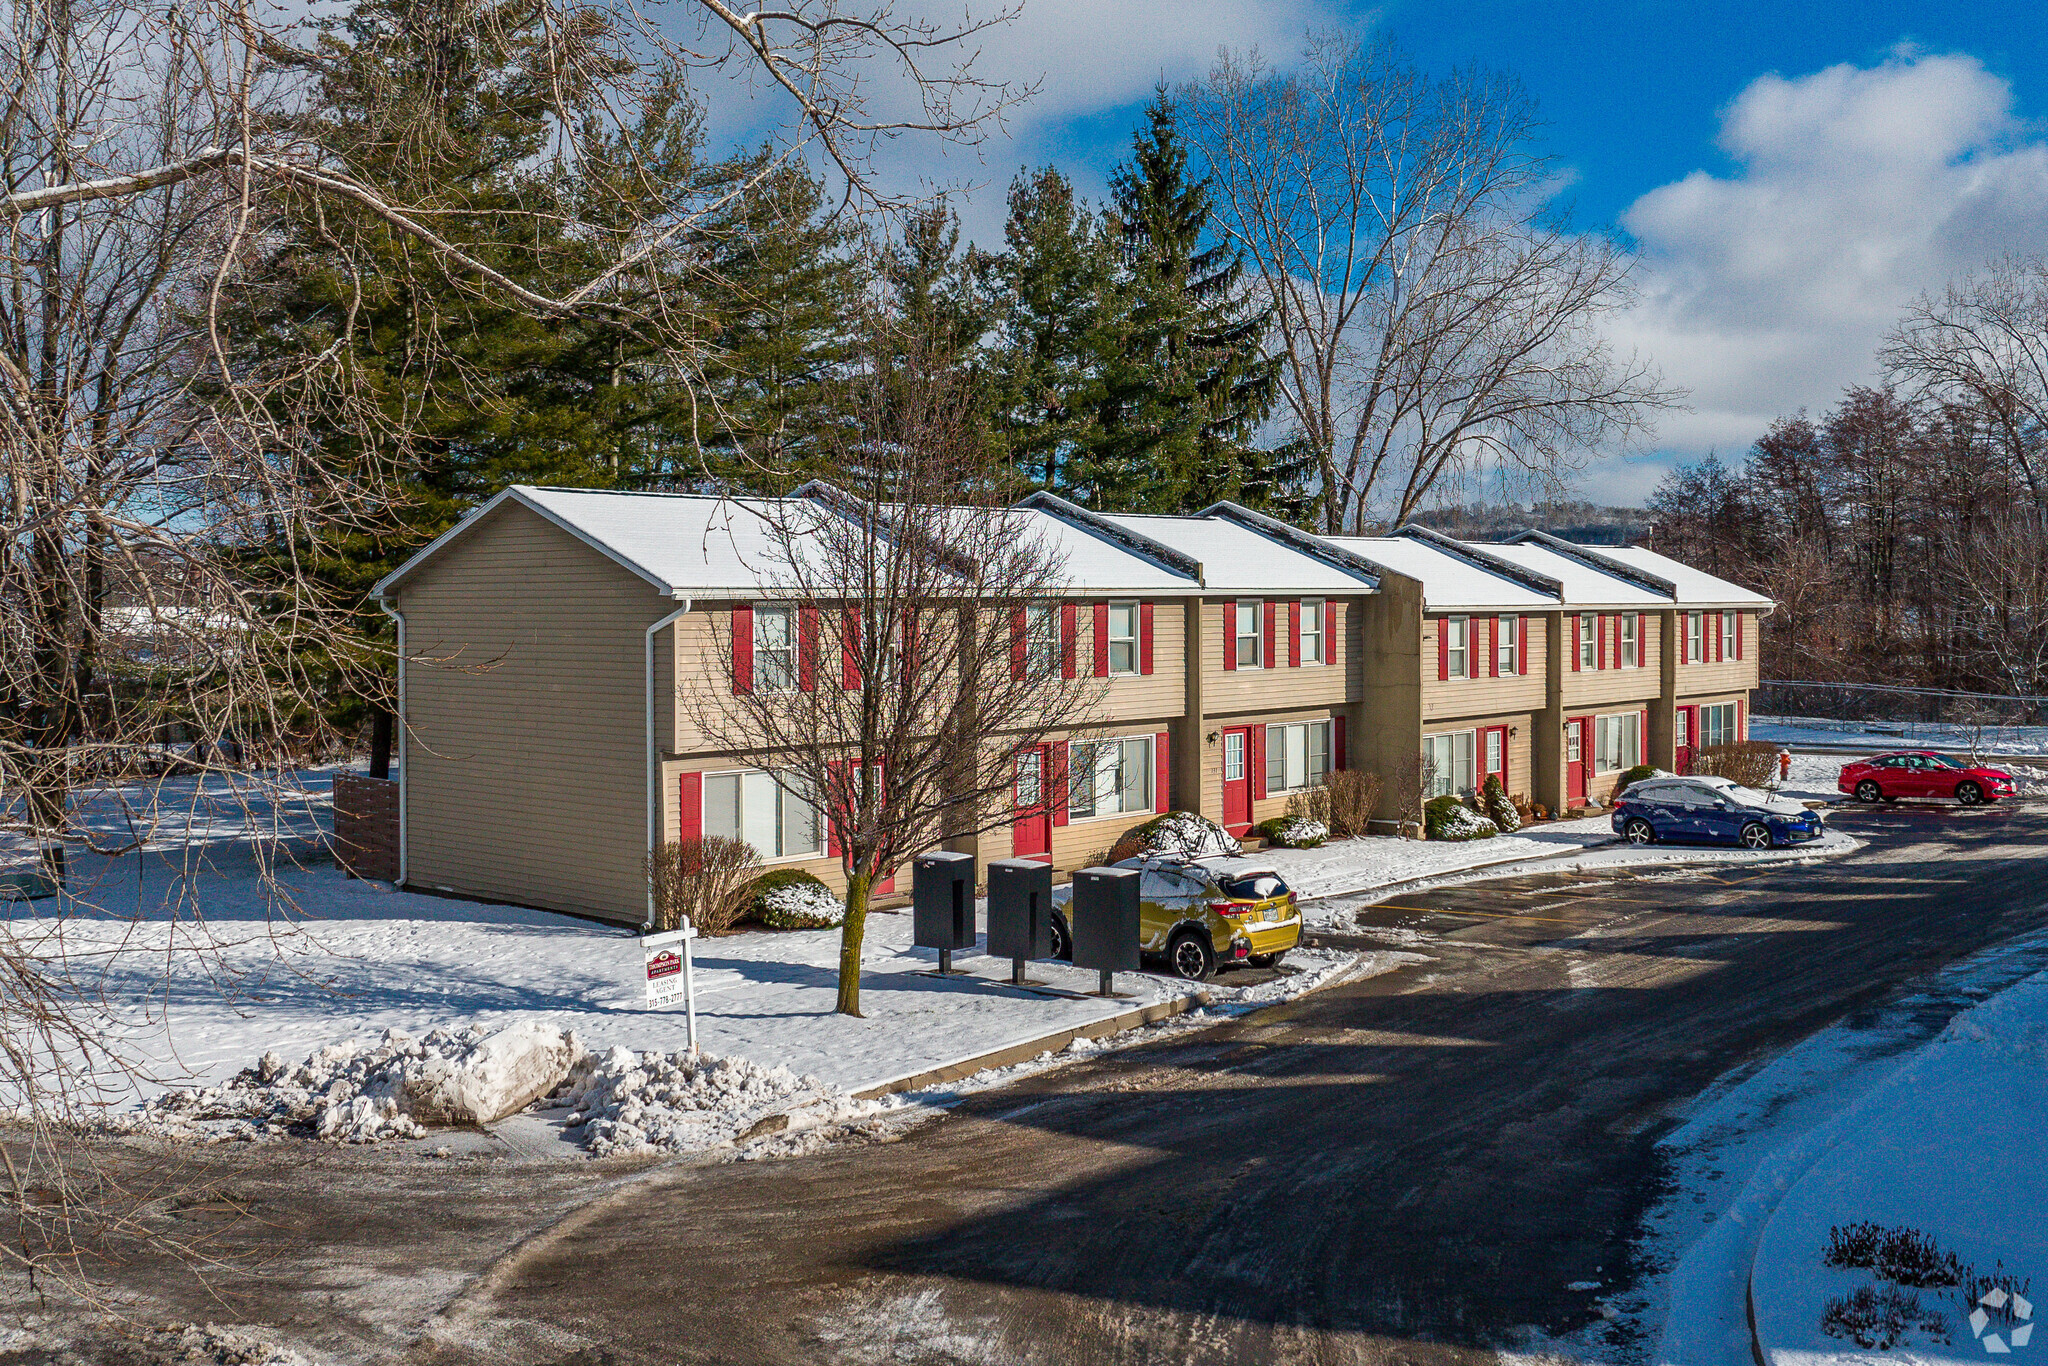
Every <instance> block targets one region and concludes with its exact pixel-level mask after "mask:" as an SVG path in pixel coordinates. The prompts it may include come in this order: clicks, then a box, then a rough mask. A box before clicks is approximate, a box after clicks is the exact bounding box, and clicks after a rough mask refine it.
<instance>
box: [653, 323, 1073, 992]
mask: <svg viewBox="0 0 2048 1366" xmlns="http://www.w3.org/2000/svg"><path fill="white" fill-rule="evenodd" d="M855 390H856V392H855V394H854V396H853V401H852V403H851V405H850V411H851V412H852V413H853V414H854V415H855V422H854V430H852V431H851V432H849V433H847V434H845V437H844V440H845V444H844V445H843V446H842V447H841V449H840V450H839V451H838V452H837V459H836V464H837V466H838V468H839V470H840V471H841V473H840V475H839V476H838V479H839V482H838V483H837V484H836V485H824V484H812V485H808V486H806V488H805V489H804V490H801V491H800V494H801V495H802V496H800V497H798V498H796V499H793V500H790V501H788V502H783V503H765V504H758V505H753V507H754V510H755V511H757V512H758V513H759V514H760V515H761V516H762V517H764V518H765V519H766V520H767V522H768V524H769V527H770V537H771V542H772V548H771V550H770V552H769V561H770V562H769V563H768V564H766V565H764V566H763V567H762V568H763V584H762V589H761V596H762V598H763V599H764V600H767V601H772V602H776V603H781V604H786V605H787V606H788V608H789V609H790V613H791V616H790V618H789V629H790V635H789V637H788V639H787V641H786V642H784V647H785V648H784V649H782V650H780V651H777V652H776V653H775V654H774V655H772V656H766V658H770V659H771V660H772V661H773V662H772V663H771V664H770V665H769V666H767V667H762V668H756V667H755V666H754V664H753V663H752V659H753V658H755V657H763V656H750V655H749V654H748V652H746V651H744V650H742V651H738V652H735V651H734V650H732V649H731V648H730V639H729V638H728V640H727V641H726V642H725V645H726V648H722V649H720V650H719V651H718V652H717V653H718V657H719V658H721V659H723V660H725V661H727V667H726V669H725V670H724V672H723V674H722V676H714V677H712V678H709V679H706V680H701V681H700V682H699V683H698V684H696V685H695V686H688V685H686V686H685V689H684V691H683V694H682V695H683V699H684V705H685V707H686V708H687V710H688V713H689V714H690V715H691V716H692V718H693V720H694V723H695V725H696V726H697V728H698V730H699V731H700V732H701V733H702V735H703V736H704V738H705V745H706V747H707V748H712V749H722V750H729V751H732V752H734V753H736V754H739V755H743V756H745V757H746V759H747V760H748V761H749V762H751V763H753V764H754V765H755V766H756V767H758V768H760V769H763V770H766V771H768V772H770V773H773V774H774V775H775V778H776V781H777V783H778V784H779V785H781V786H782V787H783V789H784V790H785V791H786V792H788V793H790V794H791V795H793V796H796V797H797V798H799V799H800V800H802V801H804V802H807V803H810V804H812V805H813V806H814V807H815V809H816V810H817V812H818V814H819V817H820V819H821V820H822V822H823V824H824V825H825V827H826V829H827V830H828V831H829V832H830V841H831V849H832V851H833V853H834V854H835V855H836V857H837V858H838V859H839V861H840V866H841V867H842V869H844V871H845V874H846V882H847V895H846V920H845V923H844V925H843V926H842V928H841V941H840V943H841V947H840V958H839V1000H838V1009H839V1010H840V1011H842V1012H844V1013H846V1014H849V1015H858V1014H860V962H861V940H862V934H863V930H864V928H865V924H866V916H867V909H868V902H869V898H870V895H871V892H872V889H873V887H874V885H875V883H876V882H877V881H879V880H881V879H883V878H885V877H887V876H889V875H890V874H891V873H892V872H894V871H896V870H899V869H904V868H905V867H906V865H907V863H908V861H909V860H910V859H911V858H912V857H914V856H915V855H917V854H919V853H921V852H923V851H925V850H928V849H931V848H934V847H937V846H940V845H942V844H943V843H945V842H946V841H949V840H959V839H963V838H966V837H968V836H972V835H975V834H978V833H980V832H982V831H985V830H990V829H993V828H995V827H997V826H1001V825H1006V824H1008V823H1009V822H1010V821H1011V820H1012V819H1013V818H1014V808H1013V805H1012V794H1013V793H1014V792H1015V791H1016V790H1017V787H1018V785H1019V777H1020V774H1019V767H1018V765H1019V755H1020V754H1022V753H1025V752H1029V751H1033V750H1035V749H1036V747H1037V746H1039V745H1041V744H1042V743H1044V742H1045V741H1046V740H1047V739H1048V738H1050V737H1053V736H1066V735H1070V734H1072V733H1074V732H1075V731H1076V730H1077V729H1079V728H1082V727H1085V726H1087V725H1089V724H1090V723H1091V722H1092V720H1093V715H1094V709H1095V706H1096V702H1097V699H1098V697H1099V695H1100V690H1101V686H1102V685H1101V684H1100V683H1098V682H1097V681H1096V680H1094V679H1093V678H1092V677H1089V676H1087V675H1086V674H1085V673H1082V672H1081V671H1077V670H1075V669H1073V668H1072V667H1071V661H1062V660H1061V659H1060V658H1059V657H1058V656H1057V653H1056V652H1055V653H1054V654H1053V655H1052V656H1051V657H1048V656H1047V654H1046V653H1045V652H1044V651H1043V650H1041V649H1038V648H1036V647H1035V646H1034V645H1033V643H1032V641H1033V638H1034V634H1035V633H1034V632H1033V630H1032V627H1031V625H1030V624H1029V621H1028V614H1030V613H1032V612H1034V611H1037V610H1045V607H1044V605H1045V604H1046V603H1048V602H1049V601H1050V600H1052V599H1054V598H1056V597H1059V596H1061V595H1062V594H1063V593H1064V592H1065V591H1066V585H1065V581H1064V571H1065V565H1064V563H1063V559H1062V557H1061V556H1060V555H1059V554H1058V553H1057V551H1056V549H1055V548H1054V547H1053V546H1051V545H1050V544H1049V543H1048V542H1047V541H1045V540H1044V539H1042V537H1041V536H1040V535H1039V534H1037V533H1035V532H1034V530H1033V519H1032V518H1031V517H1030V516H1029V515H1028V514H1022V513H1018V512H1014V511H1011V510H1009V509H1008V508H1006V507H1005V506H1003V503H1002V498H1001V495H1002V492H1003V489H1004V487H1005V486H1006V481H1004V480H1003V479H1002V478H1001V475H1000V473H999V472H998V471H996V470H995V469H994V468H992V467H991V466H989V465H988V464H986V463H984V461H983V459H982V457H981V455H980V454H979V443H978V441H977V439H976V434H975V433H974V432H973V431H971V430H970V427H969V423H968V413H969V398H968V396H967V395H966V394H965V393H963V392H961V390H960V388H959V381H958V379H957V378H956V377H954V376H952V375H949V374H946V373H942V372H936V371H934V370H932V369H929V368H926V367H925V366H924V365H923V364H922V362H921V361H920V360H919V359H917V358H916V357H913V358H912V359H911V361H910V362H909V364H908V365H906V366H903V367H901V368H895V369H891V368H890V367H887V366H884V365H882V364H879V363H875V362H870V363H869V364H868V366H867V367H866V370H865V373H864V374H863V375H862V376H860V378H859V379H858V380H856V381H855ZM735 661H737V667H735ZM1077 674H1078V675H1079V676H1077ZM1032 781H1036V782H1038V783H1040V784H1045V785H1051V784H1058V783H1063V782H1065V781H1067V776H1066V775H1065V774H1062V773H1058V772H1039V773H1037V774H1036V776H1035V779H1034V778H1033V777H1031V776H1029V774H1027V775H1026V777H1025V782H1026V783H1029V782H1032ZM1048 791H1049V788H1048ZM1046 799H1048V800H1049V797H1047V798H1046Z"/></svg>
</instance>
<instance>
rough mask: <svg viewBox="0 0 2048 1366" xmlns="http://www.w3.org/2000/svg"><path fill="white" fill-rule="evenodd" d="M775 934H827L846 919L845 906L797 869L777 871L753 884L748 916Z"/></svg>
mask: <svg viewBox="0 0 2048 1366" xmlns="http://www.w3.org/2000/svg"><path fill="white" fill-rule="evenodd" d="M748 913H749V914H750V915H751V916H752V917H753V918H754V919H755V920H758V921H760V922H761V923H762V924H763V925H768V926H771V927H772V928H774V929H778V930H829V929H831V928H832V927H833V926H835V925H837V924H839V923H840V922H841V921H843V920H845V919H846V903H845V902H843V901H841V900H840V899H839V898H838V897H836V896H834V895H832V889H831V888H829V887H827V886H826V885H825V884H824V883H823V882H820V881H819V880H818V879H817V878H815V877H813V876H812V875H811V874H809V873H806V872H804V871H803V870H802V869H800V868H778V869H776V870H775V871H774V872H772V873H764V874H763V875H762V876H760V877H758V878H756V879H755V880H754V902H753V907H752V909H751V910H750V911H749V912H748Z"/></svg>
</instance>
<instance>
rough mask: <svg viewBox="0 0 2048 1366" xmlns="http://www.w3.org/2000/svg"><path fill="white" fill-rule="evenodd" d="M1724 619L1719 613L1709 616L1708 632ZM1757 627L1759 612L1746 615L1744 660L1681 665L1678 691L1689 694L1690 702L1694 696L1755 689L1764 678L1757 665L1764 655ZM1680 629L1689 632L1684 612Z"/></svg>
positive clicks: (1744, 623) (1743, 638)
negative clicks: (1760, 656) (1760, 679)
mask: <svg viewBox="0 0 2048 1366" xmlns="http://www.w3.org/2000/svg"><path fill="white" fill-rule="evenodd" d="M1720 616H1721V614H1720V613H1719V612H1716V611H1709V612H1708V613H1706V617H1707V621H1706V625H1707V627H1708V629H1710V630H1711V629H1715V628H1716V627H1718V625H1719V623H1720ZM1757 627H1758V620H1757V614H1756V613H1755V612H1744V613H1742V658H1740V659H1724V660H1721V661H1719V662H1718V663H1712V664H1680V665H1679V666H1678V691H1679V692H1681V693H1684V694H1687V695H1688V700H1690V694H1693V693H1708V692H1742V691H1747V690H1748V689H1750V688H1754V687H1755V686H1756V685H1757V679H1758V678H1759V677H1760V676H1761V675H1760V673H1759V670H1758V665H1757V658H1758V656H1759V654H1760V653H1761V652H1760V651H1759V650H1758V649H1757V643H1758V642H1757ZM1678 629H1679V630H1680V631H1681V632H1683V631H1684V629H1685V613H1684V612H1680V613H1679V614H1678ZM1681 641H1682V637H1681ZM1682 648H1683V646H1682V644H1681V649H1682ZM1709 648H1710V649H1711V648H1712V647H1711V646H1710V647H1709Z"/></svg>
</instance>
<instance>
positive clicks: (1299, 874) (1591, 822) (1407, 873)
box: [1253, 816, 1614, 897]
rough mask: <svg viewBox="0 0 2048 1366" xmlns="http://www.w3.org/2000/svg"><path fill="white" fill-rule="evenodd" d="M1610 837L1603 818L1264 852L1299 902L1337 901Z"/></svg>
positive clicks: (1582, 846) (1573, 849) (1571, 850)
mask: <svg viewBox="0 0 2048 1366" xmlns="http://www.w3.org/2000/svg"><path fill="white" fill-rule="evenodd" d="M1613 838H1614V830H1613V828H1612V826H1611V825H1610V823H1609V820H1608V817H1606V816H1588V817H1585V818H1584V819H1581V820H1575V821H1552V822H1550V823H1548V824H1545V825H1536V826H1525V827H1524V828H1522V829H1521V830H1518V831H1516V832H1515V833H1514V834H1512V835H1496V836H1494V837H1493V838H1491V839H1483V840H1461V841H1456V842H1452V841H1447V840H1408V839H1400V838H1398V837H1395V836H1392V835H1372V836H1368V837H1366V838H1364V839H1349V840H1336V841H1333V842H1331V843H1329V844H1325V845H1323V846H1322V847H1321V848H1320V849H1263V850H1260V851H1259V852H1258V853H1257V854H1256V855H1254V856H1253V857H1255V858H1259V859H1263V860H1268V861H1270V862H1271V863H1272V864H1273V866H1274V867H1276V868H1278V869H1279V870H1280V872H1281V873H1282V874H1283V875H1284V876H1285V877H1286V878H1287V882H1288V885H1289V886H1291V887H1293V888H1294V891H1295V894H1296V895H1297V896H1302V897H1327V896H1338V895H1343V894H1346V893H1351V892H1358V891H1364V890H1367V889H1369V888H1373V887H1384V886H1388V885H1391V884H1393V883H1397V882H1408V881H1412V880H1413V879H1415V878H1422V877H1434V876H1436V875H1438V874H1441V873H1454V872H1459V871H1461V870H1464V869H1468V868H1471V867H1473V866H1474V865H1477V864H1487V863H1495V862H1501V861H1506V860H1511V859H1517V858H1545V857H1549V856H1551V855H1555V854H1569V853H1574V852H1577V851H1579V850H1582V849H1586V848H1588V847H1590V846H1592V845H1596V844H1605V843H1607V842H1608V841H1610V840H1612V839H1613Z"/></svg>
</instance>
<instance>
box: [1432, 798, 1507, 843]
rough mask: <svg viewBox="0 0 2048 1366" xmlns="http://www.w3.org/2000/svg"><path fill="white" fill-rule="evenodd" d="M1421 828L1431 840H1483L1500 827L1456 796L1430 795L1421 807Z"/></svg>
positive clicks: (1493, 834) (1496, 831) (1495, 832)
mask: <svg viewBox="0 0 2048 1366" xmlns="http://www.w3.org/2000/svg"><path fill="white" fill-rule="evenodd" d="M1422 828H1423V830H1424V832H1425V833H1426V834H1427V835H1428V836H1429V838H1431V839H1433V840H1452V841H1456V840H1483V839H1491V838H1492V837H1493V836H1495V835H1498V834H1499V833H1500V827H1498V826H1496V825H1495V824H1494V823H1493V822H1492V821H1490V820H1488V819H1487V818H1486V817H1484V816H1482V815H1480V814H1479V813H1478V812H1476V811H1474V810H1473V809H1472V808H1471V807H1469V806H1466V805H1465V803H1463V802H1461V801H1459V800H1458V799H1457V798H1456V797H1449V796H1445V797H1432V798H1431V799H1430V801H1429V803H1428V804H1427V805H1426V806H1424V807H1423V808H1422Z"/></svg>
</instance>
